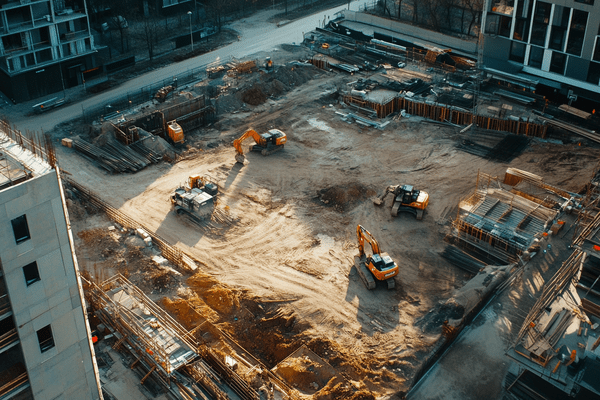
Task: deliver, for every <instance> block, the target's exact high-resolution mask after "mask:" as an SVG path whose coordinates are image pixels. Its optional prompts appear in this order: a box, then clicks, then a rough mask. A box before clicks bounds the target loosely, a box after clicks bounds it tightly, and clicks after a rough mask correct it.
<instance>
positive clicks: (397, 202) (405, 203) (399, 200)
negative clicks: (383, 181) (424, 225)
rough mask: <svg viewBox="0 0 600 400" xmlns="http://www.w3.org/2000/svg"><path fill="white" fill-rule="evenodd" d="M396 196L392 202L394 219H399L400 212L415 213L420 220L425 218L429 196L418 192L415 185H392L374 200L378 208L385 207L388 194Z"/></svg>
mask: <svg viewBox="0 0 600 400" xmlns="http://www.w3.org/2000/svg"><path fill="white" fill-rule="evenodd" d="M390 193H391V194H393V195H394V201H393V202H392V210H391V214H392V217H397V216H398V213H399V212H402V211H407V212H410V213H413V214H414V215H415V216H416V217H417V219H418V220H420V219H422V218H423V214H424V213H425V209H426V208H427V206H428V205H429V194H428V193H427V192H424V191H422V190H417V189H415V188H414V187H413V185H402V186H400V185H391V186H388V187H387V188H386V189H385V192H384V193H383V194H382V195H381V196H379V197H376V198H374V199H373V204H375V205H376V206H380V205H383V203H384V199H385V197H386V196H387V195H388V194H390Z"/></svg>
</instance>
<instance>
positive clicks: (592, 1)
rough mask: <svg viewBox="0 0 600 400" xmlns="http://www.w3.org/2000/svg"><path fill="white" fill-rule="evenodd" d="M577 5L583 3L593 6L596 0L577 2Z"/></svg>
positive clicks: (576, 0) (579, 0) (577, 0)
mask: <svg viewBox="0 0 600 400" xmlns="http://www.w3.org/2000/svg"><path fill="white" fill-rule="evenodd" d="M575 3H583V4H589V5H591V6H593V5H594V0H575Z"/></svg>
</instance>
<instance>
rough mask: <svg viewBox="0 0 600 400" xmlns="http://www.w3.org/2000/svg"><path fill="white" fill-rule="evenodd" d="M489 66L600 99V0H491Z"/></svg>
mask: <svg viewBox="0 0 600 400" xmlns="http://www.w3.org/2000/svg"><path fill="white" fill-rule="evenodd" d="M484 7H485V8H484V15H483V26H484V45H483V63H484V65H485V67H487V68H491V69H496V70H499V71H502V72H505V73H510V74H514V75H517V76H521V77H524V78H529V79H531V80H534V81H537V82H539V83H540V84H542V85H545V86H547V87H550V88H554V89H556V90H557V92H560V93H561V94H564V95H567V96H568V95H569V94H572V95H575V96H580V97H581V98H583V99H588V100H593V101H596V102H598V101H600V0H544V1H539V0H487V1H486V5H485V6H484Z"/></svg>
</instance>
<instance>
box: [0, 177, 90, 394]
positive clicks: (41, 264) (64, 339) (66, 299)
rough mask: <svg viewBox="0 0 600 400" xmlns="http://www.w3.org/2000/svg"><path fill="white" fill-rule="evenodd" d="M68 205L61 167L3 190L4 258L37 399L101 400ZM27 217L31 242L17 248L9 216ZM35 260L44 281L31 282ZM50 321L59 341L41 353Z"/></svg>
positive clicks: (0, 249) (0, 228) (0, 250)
mask: <svg viewBox="0 0 600 400" xmlns="http://www.w3.org/2000/svg"><path fill="white" fill-rule="evenodd" d="M63 203H64V200H63V197H62V192H61V189H60V186H59V181H58V176H57V172H56V171H54V170H52V171H51V172H49V173H47V174H45V175H42V176H39V177H36V178H33V179H30V180H27V181H25V182H23V183H21V184H19V185H16V186H13V187H10V188H8V189H5V190H4V191H2V192H0V237H2V238H5V239H6V240H2V241H0V257H1V259H2V267H3V271H4V275H5V281H6V286H7V291H8V296H9V298H10V302H11V306H12V310H13V313H14V319H15V324H16V326H17V327H18V328H17V330H18V334H19V338H20V341H21V346H22V349H23V355H24V358H25V364H26V367H27V370H28V375H29V381H30V384H31V388H32V392H33V394H34V398H35V399H36V400H37V399H48V400H50V399H56V398H64V399H82V400H83V399H99V398H101V394H100V390H99V380H98V379H97V378H98V375H97V367H96V366H95V362H94V361H93V359H94V353H93V346H92V344H91V340H90V338H89V334H88V333H89V326H88V323H87V319H86V316H85V314H84V311H85V310H84V309H83V303H82V297H81V288H80V285H79V284H78V279H79V278H78V276H77V274H76V260H75V259H74V255H73V253H72V238H71V237H70V230H69V229H68V228H67V223H66V214H65V211H64V209H63ZM23 214H25V215H26V216H27V223H28V226H29V232H30V235H31V239H29V240H27V241H25V242H23V243H21V244H18V245H17V244H16V242H15V240H14V234H13V230H12V226H11V222H10V221H11V220H12V219H14V218H16V217H19V216H21V215H23ZM33 261H36V262H37V265H38V270H39V274H40V278H41V280H40V281H38V282H35V283H33V284H31V285H30V286H27V285H26V283H25V278H24V274H23V270H22V267H23V266H24V265H27V264H28V263H30V262H33ZM48 324H50V326H51V327H52V334H53V337H54V343H55V346H54V347H53V348H51V349H50V350H47V351H45V352H44V353H42V352H41V351H40V346H39V343H38V338H37V333H36V332H37V330H39V329H41V328H43V327H45V326H46V325H48ZM0 357H1V355H0Z"/></svg>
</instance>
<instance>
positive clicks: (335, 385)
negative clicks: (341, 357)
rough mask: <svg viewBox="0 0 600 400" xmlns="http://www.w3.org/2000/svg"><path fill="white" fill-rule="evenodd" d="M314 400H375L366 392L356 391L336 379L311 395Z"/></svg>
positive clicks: (371, 394)
mask: <svg viewBox="0 0 600 400" xmlns="http://www.w3.org/2000/svg"><path fill="white" fill-rule="evenodd" d="M313 399H314V400H336V399H346V400H375V396H374V395H373V393H371V392H370V391H368V390H365V389H362V390H357V389H356V388H354V387H353V386H351V385H350V384H348V383H347V382H344V381H343V380H342V379H340V378H338V377H334V378H333V379H331V380H330V381H329V382H328V383H327V385H326V386H325V387H324V388H323V389H321V390H319V391H318V392H317V393H315V394H314V395H313Z"/></svg>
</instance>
